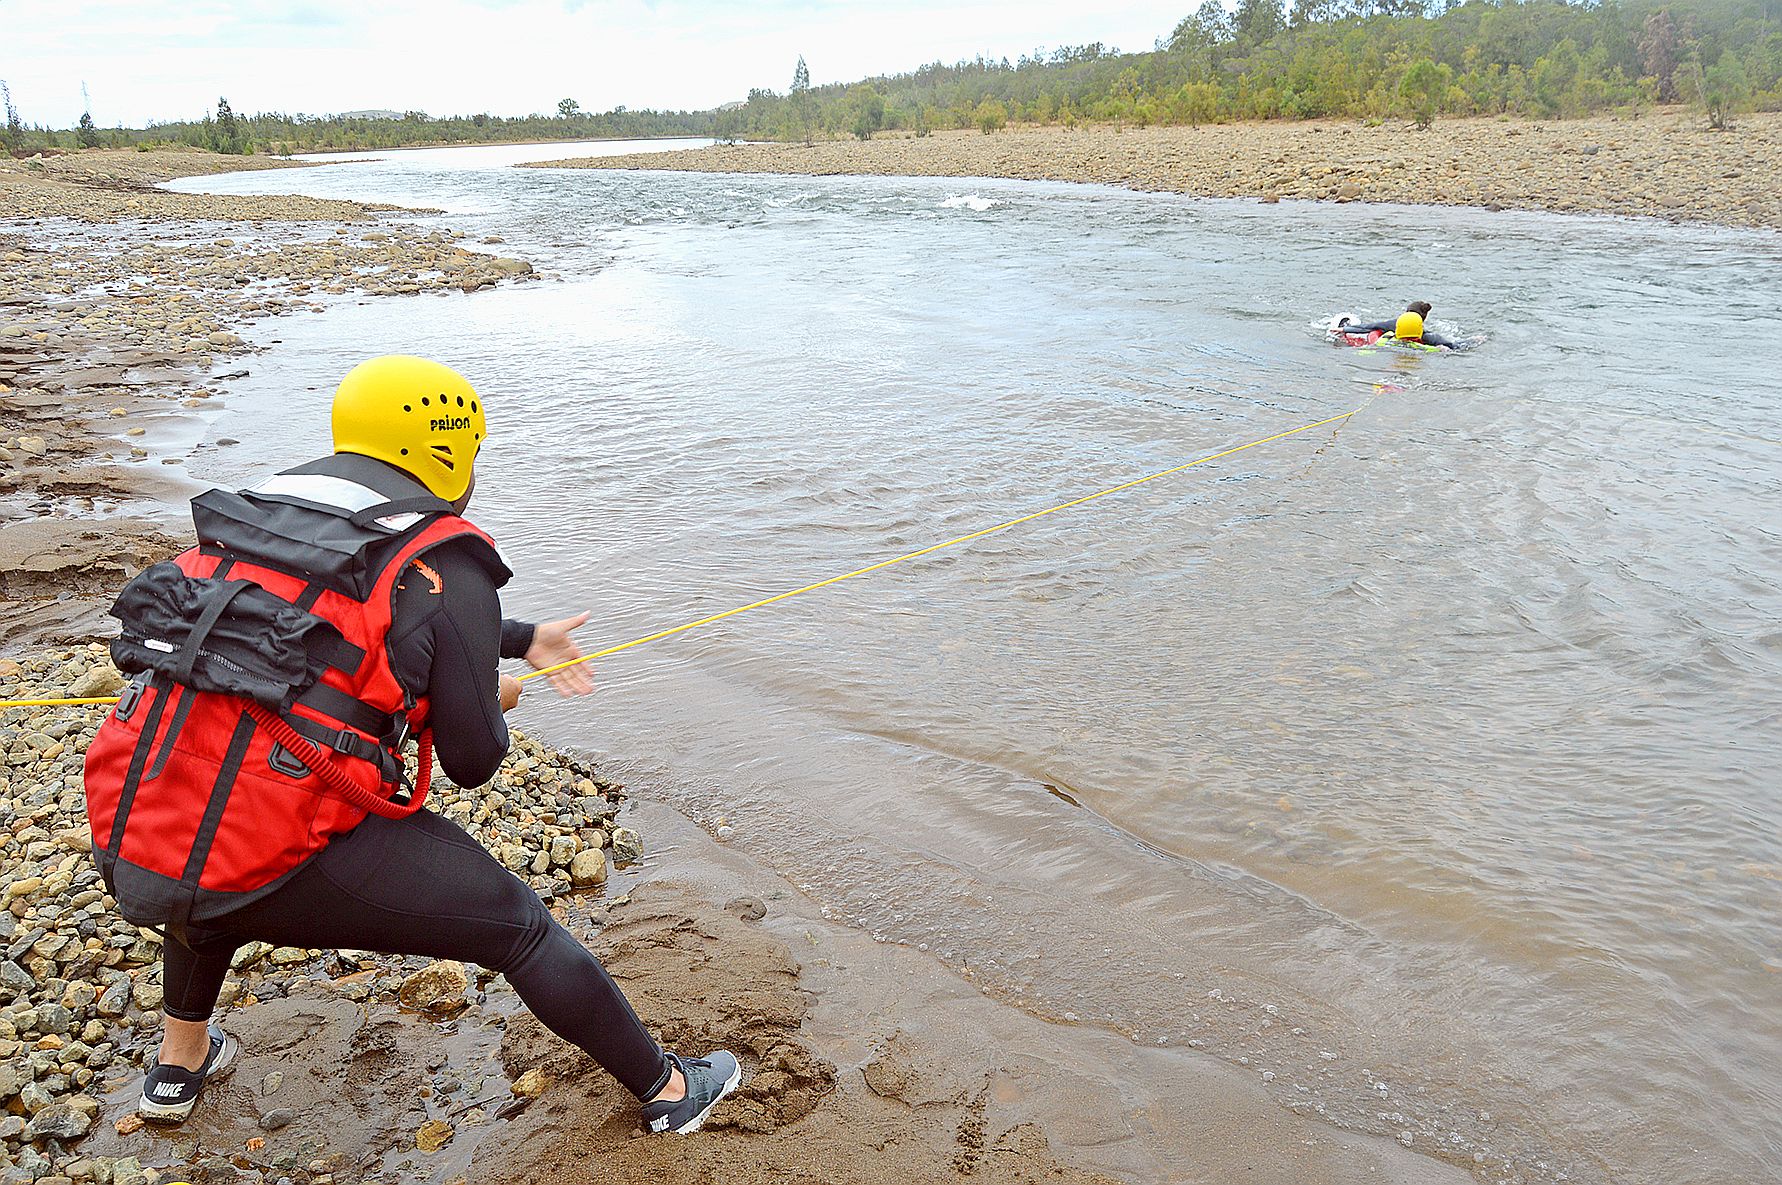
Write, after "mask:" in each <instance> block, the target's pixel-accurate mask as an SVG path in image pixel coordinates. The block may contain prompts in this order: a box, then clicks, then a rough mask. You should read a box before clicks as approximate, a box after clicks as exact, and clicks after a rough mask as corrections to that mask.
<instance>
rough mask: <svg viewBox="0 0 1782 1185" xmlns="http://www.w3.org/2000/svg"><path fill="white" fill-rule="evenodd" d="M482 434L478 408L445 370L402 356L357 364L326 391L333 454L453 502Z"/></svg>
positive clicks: (471, 392) (461, 382) (469, 391)
mask: <svg viewBox="0 0 1782 1185" xmlns="http://www.w3.org/2000/svg"><path fill="white" fill-rule="evenodd" d="M487 434H488V423H487V421H485V420H484V418H483V401H482V400H481V399H480V398H478V396H477V393H476V391H475V389H473V388H472V387H471V385H470V382H469V380H467V379H466V378H465V377H464V376H463V375H461V374H459V373H458V372H457V371H455V370H453V369H452V368H451V367H449V366H441V365H440V364H439V363H437V362H431V361H429V360H427V359H426V358H415V357H412V356H410V355H407V354H386V355H384V356H383V357H382V358H372V359H369V360H368V361H365V362H361V363H359V365H357V366H355V367H353V369H351V370H349V371H348V372H347V376H346V378H344V379H342V380H340V387H339V388H338V389H337V390H336V391H335V392H334V451H335V452H337V453H358V454H359V455H360V456H365V457H373V458H376V459H377V460H379V461H383V462H386V463H388V464H391V465H394V466H396V468H398V469H401V470H402V471H403V472H405V473H409V474H412V475H413V476H414V477H416V478H418V479H419V480H420V482H421V484H422V485H424V486H426V487H427V488H428V489H430V490H432V491H433V492H434V493H435V494H438V495H439V496H440V497H441V498H444V499H445V500H446V501H447V502H456V501H457V500H458V499H459V498H461V497H463V496H464V491H465V490H467V489H469V488H470V467H471V466H472V465H473V464H474V463H475V462H476V452H477V449H479V448H481V447H482V443H483V437H484V436H486V435H487Z"/></svg>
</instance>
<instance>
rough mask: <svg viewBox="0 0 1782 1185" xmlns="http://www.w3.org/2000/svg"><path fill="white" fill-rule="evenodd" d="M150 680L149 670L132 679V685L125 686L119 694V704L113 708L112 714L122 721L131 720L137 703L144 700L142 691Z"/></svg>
mask: <svg viewBox="0 0 1782 1185" xmlns="http://www.w3.org/2000/svg"><path fill="white" fill-rule="evenodd" d="M148 681H149V676H148V672H147V671H144V672H142V673H141V674H139V675H137V676H136V678H134V679H132V680H130V685H129V686H128V687H126V688H124V690H123V692H122V693H121V694H120V695H119V696H118V706H117V707H115V708H113V709H112V712H111V714H112V716H114V717H115V718H116V719H117V720H119V721H120V722H122V721H127V720H129V719H130V717H131V716H133V715H135V713H136V705H137V704H139V703H141V702H142V692H143V689H144V688H146V687H147V686H148Z"/></svg>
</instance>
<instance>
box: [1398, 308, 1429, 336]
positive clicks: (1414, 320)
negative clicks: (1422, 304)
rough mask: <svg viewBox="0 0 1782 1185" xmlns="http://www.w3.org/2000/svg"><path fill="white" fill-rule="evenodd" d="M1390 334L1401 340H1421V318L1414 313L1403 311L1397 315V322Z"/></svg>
mask: <svg viewBox="0 0 1782 1185" xmlns="http://www.w3.org/2000/svg"><path fill="white" fill-rule="evenodd" d="M1392 336H1394V337H1396V338H1397V339H1398V340H1399V341H1401V342H1416V341H1422V340H1423V318H1422V317H1421V316H1419V315H1418V314H1416V313H1411V312H1404V313H1400V314H1399V315H1398V324H1397V325H1396V326H1395V327H1394V328H1393V330H1392Z"/></svg>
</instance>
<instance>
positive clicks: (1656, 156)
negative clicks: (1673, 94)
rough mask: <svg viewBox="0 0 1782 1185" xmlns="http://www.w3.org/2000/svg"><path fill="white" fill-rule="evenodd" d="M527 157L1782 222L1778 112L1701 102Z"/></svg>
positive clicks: (568, 164)
mask: <svg viewBox="0 0 1782 1185" xmlns="http://www.w3.org/2000/svg"><path fill="white" fill-rule="evenodd" d="M524 167H527V168H578V169H681V170H687V171H689V172H702V173H793V174H809V175H813V176H827V175H835V174H867V175H884V176H916V177H1010V178H1018V179H1024V180H1047V181H1078V182H1096V183H1100V184H1105V185H1122V186H1126V187H1129V188H1132V189H1139V190H1153V191H1167V192H1172V193H1187V194H1194V195H1196V196H1200V197H1249V198H1258V199H1261V200H1263V201H1279V200H1282V199H1290V200H1310V201H1367V202H1404V203H1412V204H1418V205H1442V206H1482V207H1486V208H1488V209H1489V208H1505V209H1526V210H1550V211H1555V212H1560V213H1573V214H1623V215H1634V216H1643V217H1656V218H1668V219H1676V220H1679V221H1691V222H1711V223H1720V224H1723V225H1727V226H1761V227H1770V228H1782V114H1775V113H1771V114H1763V115H1749V116H1743V117H1741V118H1740V119H1739V120H1738V122H1737V124H1736V126H1734V127H1733V128H1732V129H1730V130H1728V131H1725V132H1715V131H1710V130H1709V129H1708V128H1707V123H1706V120H1705V119H1704V117H1703V116H1701V115H1700V114H1699V113H1696V112H1684V111H1680V110H1677V109H1666V110H1662V111H1660V112H1657V113H1653V114H1648V115H1645V116H1642V117H1640V118H1637V119H1620V118H1610V117H1597V118H1592V119H1578V120H1563V121H1555V122H1539V121H1534V120H1498V119H1444V120H1439V121H1437V123H1436V124H1435V125H1434V126H1433V127H1431V128H1430V129H1429V130H1427V131H1421V132H1420V131H1417V130H1415V129H1413V128H1412V127H1411V126H1410V125H1409V124H1406V123H1403V122H1399V121H1392V122H1388V123H1386V124H1384V125H1382V126H1379V127H1372V128H1370V127H1366V126H1363V125H1362V124H1360V123H1356V122H1338V121H1314V122H1308V123H1288V122H1270V123H1238V124H1209V125H1206V126H1204V127H1199V128H1191V127H1153V128H1128V129H1125V130H1124V131H1122V130H1119V129H1116V128H1111V127H1085V128H1080V129H1077V130H1067V129H1065V128H1062V127H1020V128H1011V129H1009V130H1007V131H1003V132H998V133H995V134H993V135H984V134H982V133H981V132H976V131H949V132H936V133H935V134H933V135H930V136H926V137H921V138H916V137H913V136H909V135H907V134H898V133H884V134H881V135H880V136H878V137H876V138H874V139H872V140H869V141H864V142H862V141H858V140H831V141H823V142H819V143H817V144H814V145H809V146H807V145H804V144H735V145H717V146H714V147H710V148H694V149H686V150H683V151H680V152H674V153H662V154H655V155H652V156H650V157H648V158H643V159H640V158H637V157H623V156H619V157H587V158H580V159H574V160H557V161H544V162H540V163H538V164H534V165H527V166H524Z"/></svg>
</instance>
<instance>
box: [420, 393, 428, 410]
mask: <svg viewBox="0 0 1782 1185" xmlns="http://www.w3.org/2000/svg"><path fill="white" fill-rule="evenodd" d="M421 406H422V407H426V406H427V397H426V396H425V395H423V396H421Z"/></svg>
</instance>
